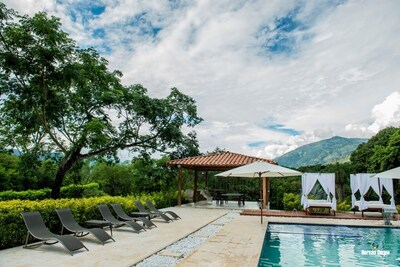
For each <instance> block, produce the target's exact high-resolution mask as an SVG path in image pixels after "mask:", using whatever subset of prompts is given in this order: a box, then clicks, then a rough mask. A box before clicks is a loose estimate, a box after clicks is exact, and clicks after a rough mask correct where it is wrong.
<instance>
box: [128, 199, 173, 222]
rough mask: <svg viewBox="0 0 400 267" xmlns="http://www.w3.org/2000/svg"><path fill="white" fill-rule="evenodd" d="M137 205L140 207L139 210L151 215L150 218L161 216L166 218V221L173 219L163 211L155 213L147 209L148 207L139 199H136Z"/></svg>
mask: <svg viewBox="0 0 400 267" xmlns="http://www.w3.org/2000/svg"><path fill="white" fill-rule="evenodd" d="M135 205H136V208H138V210H139V211H140V212H146V213H147V214H148V215H149V216H150V218H157V217H160V218H161V219H164V221H165V222H170V221H172V219H171V218H170V217H168V216H167V215H165V214H163V213H153V212H149V211H147V210H146V208H145V207H144V206H143V204H142V202H140V201H138V200H137V201H135Z"/></svg>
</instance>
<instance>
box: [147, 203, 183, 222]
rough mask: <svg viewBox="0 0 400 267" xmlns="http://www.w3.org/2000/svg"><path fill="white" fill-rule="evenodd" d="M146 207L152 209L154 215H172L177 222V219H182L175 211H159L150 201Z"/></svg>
mask: <svg viewBox="0 0 400 267" xmlns="http://www.w3.org/2000/svg"><path fill="white" fill-rule="evenodd" d="M146 205H147V207H149V208H150V211H151V212H152V213H163V214H166V215H170V216H171V217H172V218H173V219H174V220H177V219H180V218H181V217H179V215H178V214H176V213H175V212H173V211H170V210H167V211H161V210H159V209H157V208H156V207H155V206H154V205H153V203H152V202H151V201H150V200H149V199H148V200H146Z"/></svg>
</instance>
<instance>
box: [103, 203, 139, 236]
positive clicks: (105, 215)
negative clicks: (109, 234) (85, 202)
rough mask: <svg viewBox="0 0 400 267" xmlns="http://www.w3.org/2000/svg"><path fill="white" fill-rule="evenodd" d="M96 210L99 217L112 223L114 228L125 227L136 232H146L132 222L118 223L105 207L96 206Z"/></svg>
mask: <svg viewBox="0 0 400 267" xmlns="http://www.w3.org/2000/svg"><path fill="white" fill-rule="evenodd" d="M97 208H98V209H99V211H100V213H101V216H103V219H104V220H106V221H108V222H110V223H112V224H113V226H114V228H118V227H122V226H124V225H125V226H129V227H131V228H132V229H133V230H135V231H136V232H140V231H141V230H144V231H146V229H144V227H142V226H141V225H140V224H138V223H136V222H134V221H120V220H118V219H116V218H115V217H114V215H112V213H111V211H110V209H109V208H108V206H107V205H97Z"/></svg>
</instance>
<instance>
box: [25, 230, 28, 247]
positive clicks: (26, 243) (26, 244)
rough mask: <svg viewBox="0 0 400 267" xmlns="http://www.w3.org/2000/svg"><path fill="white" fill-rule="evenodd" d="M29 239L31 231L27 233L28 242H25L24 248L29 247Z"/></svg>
mask: <svg viewBox="0 0 400 267" xmlns="http://www.w3.org/2000/svg"><path fill="white" fill-rule="evenodd" d="M28 239H29V231H28V233H27V235H26V241H25V246H24V248H27V247H28Z"/></svg>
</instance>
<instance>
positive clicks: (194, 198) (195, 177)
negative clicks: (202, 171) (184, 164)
mask: <svg viewBox="0 0 400 267" xmlns="http://www.w3.org/2000/svg"><path fill="white" fill-rule="evenodd" d="M197 178H198V174H197V170H195V171H194V188H193V202H195V203H196V202H197Z"/></svg>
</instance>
